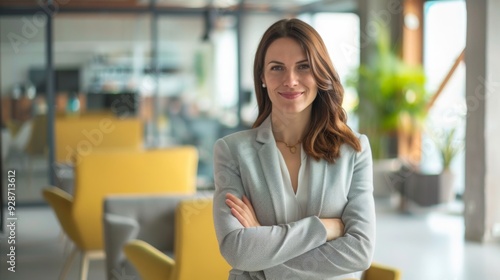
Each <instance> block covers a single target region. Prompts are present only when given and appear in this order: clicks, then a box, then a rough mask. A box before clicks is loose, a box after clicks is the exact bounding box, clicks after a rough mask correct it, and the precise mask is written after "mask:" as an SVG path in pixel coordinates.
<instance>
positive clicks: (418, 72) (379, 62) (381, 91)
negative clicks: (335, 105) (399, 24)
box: [347, 24, 428, 159]
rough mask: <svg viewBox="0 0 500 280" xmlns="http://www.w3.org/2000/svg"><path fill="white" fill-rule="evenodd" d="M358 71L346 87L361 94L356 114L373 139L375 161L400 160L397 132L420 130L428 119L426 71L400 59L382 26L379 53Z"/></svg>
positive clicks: (360, 127)
mask: <svg viewBox="0 0 500 280" xmlns="http://www.w3.org/2000/svg"><path fill="white" fill-rule="evenodd" d="M356 70H357V71H355V72H354V73H353V75H351V77H350V78H348V80H347V85H348V86H351V87H355V88H356V89H357V92H358V98H359V103H358V106H357V107H356V108H355V110H354V111H355V113H356V114H357V115H358V117H359V129H360V132H361V133H364V134H367V135H368V137H369V138H370V143H371V148H372V154H373V157H374V159H384V158H391V157H397V148H394V147H397V135H398V132H400V131H402V130H403V131H411V130H412V129H413V128H415V127H419V126H420V124H421V123H422V120H423V119H424V117H425V115H426V106H427V102H428V94H427V92H426V90H425V81H426V79H425V74H424V71H423V69H422V67H418V66H417V67H416V66H411V65H409V64H407V63H405V62H404V61H403V60H402V59H401V58H400V56H399V55H398V53H397V52H396V51H395V50H394V48H393V47H392V46H391V42H390V36H389V32H388V31H387V30H386V29H385V28H384V27H383V25H382V24H379V25H378V36H377V38H376V52H375V53H374V55H373V56H372V57H371V60H370V61H369V62H368V63H366V64H362V65H360V67H359V68H358V69H356ZM408 125H411V126H412V127H411V128H409V127H407V126H408ZM391 146H392V149H391ZM394 150H396V151H394Z"/></svg>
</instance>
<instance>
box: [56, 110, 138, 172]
mask: <svg viewBox="0 0 500 280" xmlns="http://www.w3.org/2000/svg"><path fill="white" fill-rule="evenodd" d="M142 146H143V129H142V122H141V120H140V119H138V118H116V117H113V116H106V115H103V116H102V117H97V116H92V117H57V118H56V121H55V153H56V161H57V162H73V163H75V162H78V161H79V160H80V159H81V158H82V157H83V156H86V155H88V154H90V153H92V152H94V151H97V150H101V149H117V150H139V149H141V148H142Z"/></svg>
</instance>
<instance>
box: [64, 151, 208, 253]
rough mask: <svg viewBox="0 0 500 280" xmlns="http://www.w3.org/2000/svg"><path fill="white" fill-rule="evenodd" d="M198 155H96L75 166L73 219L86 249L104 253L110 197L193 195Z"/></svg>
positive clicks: (194, 153)
mask: <svg viewBox="0 0 500 280" xmlns="http://www.w3.org/2000/svg"><path fill="white" fill-rule="evenodd" d="M197 167H198V152H197V150H196V148H194V147H191V146H183V147H175V148H168V149H158V150H148V151H128V152H118V151H106V152H104V151H97V152H93V153H90V154H89V155H87V156H83V157H82V158H81V160H80V161H79V163H78V164H76V165H75V191H74V202H73V209H72V210H73V219H74V220H75V221H76V227H77V230H78V232H79V233H80V235H81V236H82V239H83V245H84V249H86V250H100V249H103V229H102V213H103V201H104V198H105V196H107V195H110V194H120V193H127V194H155V193H158V194H165V193H176V194H194V193H195V192H196V173H197Z"/></svg>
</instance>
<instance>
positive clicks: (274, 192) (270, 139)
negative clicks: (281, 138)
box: [256, 115, 286, 223]
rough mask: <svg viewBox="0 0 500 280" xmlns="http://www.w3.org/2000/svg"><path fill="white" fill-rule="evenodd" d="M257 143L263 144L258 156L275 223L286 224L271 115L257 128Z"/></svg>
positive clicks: (281, 180) (282, 186) (281, 181)
mask: <svg viewBox="0 0 500 280" xmlns="http://www.w3.org/2000/svg"><path fill="white" fill-rule="evenodd" d="M256 141H257V142H259V143H262V146H261V147H260V149H259V151H258V155H259V160H260V166H261V167H262V172H263V174H264V178H265V181H266V184H267V189H268V191H269V195H270V197H271V200H272V203H273V209H274V213H275V219H276V220H275V222H276V223H284V221H285V217H286V213H285V204H284V201H283V196H284V195H285V193H284V184H283V178H281V170H280V167H279V157H278V153H279V151H278V148H277V147H276V142H275V141H274V135H273V131H272V123H271V115H269V116H268V117H267V118H266V119H265V120H264V122H262V124H261V125H260V126H259V127H258V128H257V137H256Z"/></svg>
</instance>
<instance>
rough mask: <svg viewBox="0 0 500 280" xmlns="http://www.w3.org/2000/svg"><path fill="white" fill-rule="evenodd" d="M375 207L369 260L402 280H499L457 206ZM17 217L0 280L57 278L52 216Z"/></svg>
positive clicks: (494, 248)
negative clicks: (469, 236)
mask: <svg viewBox="0 0 500 280" xmlns="http://www.w3.org/2000/svg"><path fill="white" fill-rule="evenodd" d="M377 206H378V207H377V218H378V223H377V235H378V236H377V246H376V252H375V258H374V261H376V262H379V263H382V264H386V265H390V266H394V267H398V268H400V269H401V270H402V272H403V280H423V279H425V280H434V279H435V280H466V279H467V280H476V279H488V280H490V279H491V280H495V279H500V265H499V264H500V262H499V260H500V243H490V244H477V243H469V242H464V240H463V232H464V226H463V222H462V218H461V216H460V215H458V214H459V212H460V204H456V205H455V206H454V207H440V208H434V209H418V208H414V209H413V214H400V213H398V212H397V211H395V210H394V207H393V206H392V205H391V204H390V203H388V201H385V200H384V201H379V200H378V201H377ZM17 216H18V224H17V229H16V245H17V246H16V272H15V273H12V272H8V271H7V267H8V264H7V260H6V257H7V256H6V255H7V252H6V246H5V245H6V239H5V237H4V238H3V239H2V240H1V241H0V242H1V244H2V250H1V256H0V267H1V270H0V279H5V280H32V279H37V280H54V279H57V277H58V273H59V271H60V268H61V266H62V263H63V262H64V260H65V258H66V257H67V255H68V254H67V251H66V254H65V253H64V243H63V242H62V241H61V239H60V237H59V234H60V228H59V225H58V223H57V220H56V218H55V216H54V215H53V213H52V211H51V210H50V209H49V208H48V207H44V206H38V207H23V208H20V209H19V210H18V212H17ZM77 267H78V266H77V264H76V263H75V264H74V265H73V267H72V270H71V273H70V275H69V276H70V277H68V279H78V278H77V275H78V272H79V271H78V268H77ZM104 269H105V267H104V261H93V262H91V264H90V270H91V271H90V274H89V280H104V279H105V274H104ZM116 280H125V279H116ZM128 280H133V279H128Z"/></svg>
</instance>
